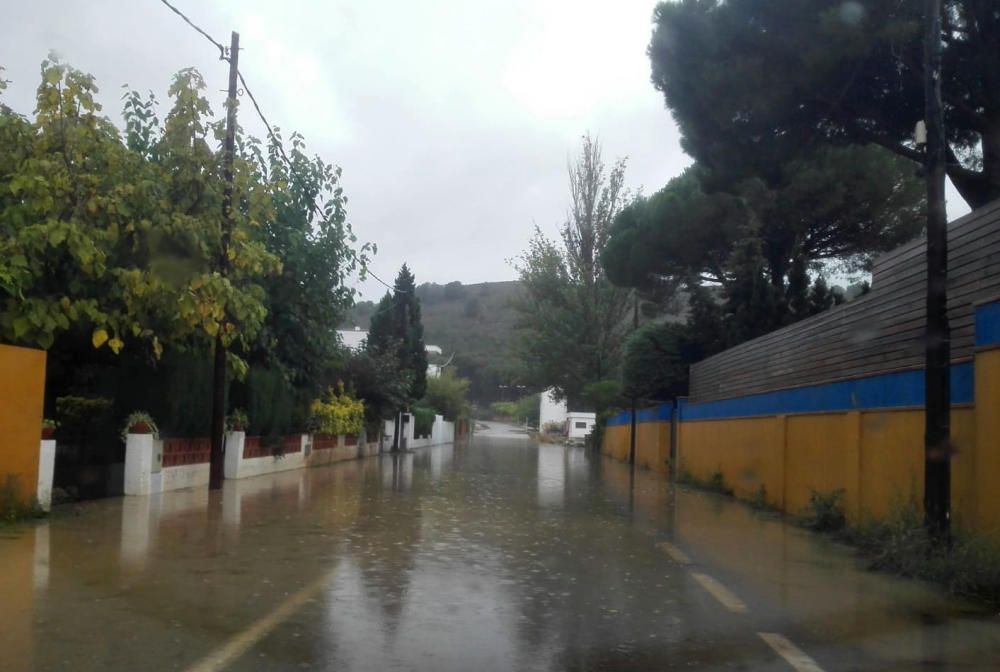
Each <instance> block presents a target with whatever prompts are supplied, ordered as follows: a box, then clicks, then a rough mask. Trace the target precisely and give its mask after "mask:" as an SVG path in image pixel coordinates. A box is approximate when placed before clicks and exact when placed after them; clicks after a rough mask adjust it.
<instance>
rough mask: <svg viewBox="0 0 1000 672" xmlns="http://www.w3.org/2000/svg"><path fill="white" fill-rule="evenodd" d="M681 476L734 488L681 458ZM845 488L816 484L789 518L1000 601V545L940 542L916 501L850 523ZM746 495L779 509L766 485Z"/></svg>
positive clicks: (878, 567) (965, 592)
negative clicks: (699, 473) (881, 515)
mask: <svg viewBox="0 0 1000 672" xmlns="http://www.w3.org/2000/svg"><path fill="white" fill-rule="evenodd" d="M677 482H678V483H681V484H683V485H690V486H693V487H696V488H699V489H702V490H707V491H710V492H716V493H719V494H724V495H732V494H733V491H732V489H731V488H730V487H728V486H727V485H726V482H725V478H724V477H723V474H722V470H721V469H717V470H716V471H715V472H713V473H712V474H711V475H710V476H709V477H708V478H701V477H698V476H695V475H694V474H692V473H691V472H690V471H689V470H688V469H687V468H685V467H684V465H683V464H681V465H680V466H679V468H678V471H677ZM845 494H846V493H845V492H844V490H842V489H838V490H833V491H830V492H819V491H816V490H813V491H812V493H811V494H810V496H809V503H808V505H807V506H806V507H805V509H803V510H802V511H801V512H800V513H798V514H797V515H789V516H788V519H789V520H790V521H791V522H793V523H795V524H796V525H799V526H801V527H804V528H807V529H809V530H812V531H814V532H819V533H824V534H830V535H833V537H834V538H835V539H837V540H838V541H842V542H844V543H847V544H849V545H850V546H853V547H854V548H855V549H856V550H857V552H858V554H859V555H860V556H861V558H862V559H864V561H865V563H866V565H867V567H868V568H869V569H871V570H875V571H884V572H889V573H891V574H896V575H898V576H903V577H907V578H913V579H920V580H923V581H928V582H932V583H936V584H938V585H941V586H943V587H944V588H945V589H947V590H948V591H949V592H951V593H954V594H956V595H962V596H964V597H971V598H974V599H978V600H982V601H985V602H987V603H989V604H991V605H993V606H1000V547H997V546H996V545H995V544H993V543H991V542H989V541H987V540H984V539H979V538H975V537H973V536H971V535H968V534H966V533H964V532H962V531H958V532H956V533H955V534H954V535H953V537H952V539H951V541H950V543H939V542H937V541H936V540H934V539H932V538H931V536H930V534H929V533H928V532H927V528H926V527H925V526H924V518H923V513H922V510H921V508H920V506H919V505H918V504H917V503H916V502H912V501H911V502H909V503H907V504H903V505H896V506H894V507H893V509H892V511H891V512H890V513H889V515H888V516H886V517H885V518H884V519H881V520H875V519H868V520H865V521H863V522H861V523H858V524H857V525H848V524H847V517H846V516H845V514H844V508H843V501H844V496H845ZM741 501H744V503H745V504H747V505H748V506H750V507H751V508H753V509H754V510H756V511H767V510H770V511H774V510H775V509H774V508H773V507H772V506H771V505H770V504H769V503H768V501H767V491H766V490H765V488H764V486H763V485H761V486H760V488H759V489H758V490H757V491H756V492H755V493H754V494H753V496H752V497H751V498H750V499H749V500H741Z"/></svg>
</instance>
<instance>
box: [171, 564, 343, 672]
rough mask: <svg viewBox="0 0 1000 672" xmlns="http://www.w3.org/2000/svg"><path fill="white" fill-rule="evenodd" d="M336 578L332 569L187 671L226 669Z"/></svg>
mask: <svg viewBox="0 0 1000 672" xmlns="http://www.w3.org/2000/svg"><path fill="white" fill-rule="evenodd" d="M332 577H333V572H329V573H328V574H325V575H324V576H322V577H320V578H319V579H317V580H316V581H313V582H312V583H310V584H309V585H307V586H306V587H305V588H303V589H302V590H300V591H299V592H297V593H295V594H294V595H292V596H291V597H289V598H288V599H287V600H285V601H284V602H282V603H281V604H280V605H278V608H277V609H275V610H274V611H272V612H271V613H270V614H268V615H267V616H264V617H263V618H261V619H260V620H258V621H256V622H254V623H253V624H251V625H250V627H248V628H247V629H246V630H244V631H243V632H240V633H237V634H236V635H233V636H232V637H231V638H229V640H227V641H226V642H225V643H224V644H222V646H220V647H219V648H217V649H216V650H215V651H212V652H211V653H210V654H208V655H207V656H205V657H204V658H202V659H201V660H199V661H198V662H196V663H195V664H194V665H192V666H191V667H189V668H188V669H187V672H218V671H219V670H223V669H225V668H226V667H228V666H229V665H231V664H232V663H234V662H235V661H236V660H238V659H239V658H240V657H241V656H242V655H243V654H244V653H246V652H247V651H249V650H250V649H251V648H252V647H253V646H254V645H255V644H256V643H257V642H259V641H260V640H262V639H264V638H265V637H267V636H268V635H269V634H270V633H271V631H272V630H274V629H275V628H276V627H278V626H279V625H281V623H283V622H284V621H286V620H288V618H289V617H291V616H292V614H294V613H295V612H296V611H298V610H299V609H301V608H302V606H303V605H304V604H305V603H306V602H308V601H309V600H311V599H312V598H313V597H315V596H316V594H317V593H319V592H321V591H322V590H323V589H324V588H326V586H327V585H328V584H329V582H330V579H331V578H332Z"/></svg>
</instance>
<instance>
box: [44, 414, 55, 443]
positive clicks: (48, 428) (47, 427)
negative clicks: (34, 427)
mask: <svg viewBox="0 0 1000 672" xmlns="http://www.w3.org/2000/svg"><path fill="white" fill-rule="evenodd" d="M58 426H59V423H58V422H56V421H55V420H50V419H49V418H45V419H44V420H42V438H43V439H45V440H46V441H47V440H49V439H51V438H52V435H53V434H55V433H56V427H58Z"/></svg>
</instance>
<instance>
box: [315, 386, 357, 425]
mask: <svg viewBox="0 0 1000 672" xmlns="http://www.w3.org/2000/svg"><path fill="white" fill-rule="evenodd" d="M327 399H328V400H327V401H324V400H322V399H316V400H315V401H313V402H312V405H311V406H310V407H309V411H310V421H309V428H310V429H311V430H312V431H313V432H315V433H317V434H330V435H339V434H347V435H356V434H359V433H360V432H361V430H362V428H363V427H364V424H365V404H364V402H362V401H359V400H357V399H353V398H351V397H350V396H349V395H348V394H346V393H345V392H344V386H343V384H339V385H338V391H337V392H334V390H332V389H331V390H330V391H329V393H328V395H327Z"/></svg>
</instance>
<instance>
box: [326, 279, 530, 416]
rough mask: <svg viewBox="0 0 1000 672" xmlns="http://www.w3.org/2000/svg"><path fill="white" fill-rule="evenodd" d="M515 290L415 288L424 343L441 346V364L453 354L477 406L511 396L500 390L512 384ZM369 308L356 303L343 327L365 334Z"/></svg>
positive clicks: (499, 285) (502, 285)
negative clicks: (469, 386)
mask: <svg viewBox="0 0 1000 672" xmlns="http://www.w3.org/2000/svg"><path fill="white" fill-rule="evenodd" d="M519 290H520V283H519V282H517V281H508V282H483V283H479V284H474V285H463V284H462V283H460V282H449V283H448V284H446V285H438V284H435V283H424V284H422V285H420V286H418V287H417V298H419V299H420V309H421V316H422V319H423V323H424V342H425V343H428V344H432V345H437V346H440V348H441V350H442V351H443V353H444V358H445V359H448V358H449V357H450V356H451V355H452V354H454V359H453V360H452V363H453V364H454V365H455V366H456V367H457V369H458V373H459V375H461V376H463V377H465V378H468V379H469V380H470V381H471V382H472V384H471V389H470V394H471V396H472V399H473V400H474V401H476V402H477V403H480V404H488V403H489V402H492V401H496V400H497V399H500V398H501V397H504V398H509V397H510V394H509V393H507V394H504V393H503V392H502V391H501V388H500V386H501V385H505V384H507V383H509V382H510V380H511V375H510V370H511V369H512V368H513V366H512V362H511V355H510V348H511V341H512V338H513V332H514V322H515V320H516V313H515V312H514V309H513V308H512V307H511V300H512V299H513V298H514V297H515V296H517V294H518V292H519ZM374 308H375V304H374V303H372V302H371V301H362V302H360V303H358V304H357V305H356V306H355V308H354V311H353V313H352V314H351V316H350V318H349V319H348V320H346V321H345V324H344V328H347V329H350V328H351V327H353V326H359V327H361V328H362V329H367V328H368V323H369V320H370V319H371V314H372V312H373V311H374Z"/></svg>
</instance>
